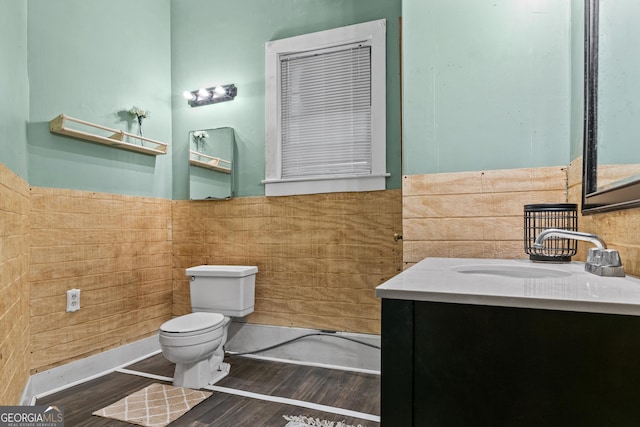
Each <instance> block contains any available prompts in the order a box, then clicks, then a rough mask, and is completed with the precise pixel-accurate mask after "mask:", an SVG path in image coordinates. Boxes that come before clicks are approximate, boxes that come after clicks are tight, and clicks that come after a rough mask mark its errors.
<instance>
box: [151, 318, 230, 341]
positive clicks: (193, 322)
mask: <svg viewBox="0 0 640 427" xmlns="http://www.w3.org/2000/svg"><path fill="white" fill-rule="evenodd" d="M222 326H224V316H223V315H222V314H220V313H203V312H198V313H190V314H185V315H184V316H180V317H176V318H175V319H171V320H167V321H166V322H164V323H163V324H162V325H161V326H160V333H161V334H163V335H168V336H170V335H176V336H179V337H190V336H193V335H201V334H206V333H208V332H211V331H214V330H216V329H219V328H221V327H222Z"/></svg>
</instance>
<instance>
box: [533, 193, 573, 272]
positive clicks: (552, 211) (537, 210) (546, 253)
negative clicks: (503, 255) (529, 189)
mask: <svg viewBox="0 0 640 427" xmlns="http://www.w3.org/2000/svg"><path fill="white" fill-rule="evenodd" d="M548 228H559V229H562V230H570V231H578V206H577V205H576V204H574V203H556V204H535V205H524V252H525V253H526V254H528V255H529V259H530V260H532V261H546V262H569V261H571V257H572V256H573V255H575V254H576V252H577V251H578V241H577V240H575V239H566V238H563V237H551V238H548V239H547V240H545V242H544V248H536V247H534V246H533V243H534V242H535V240H536V236H538V234H540V233H541V232H542V231H544V230H546V229H548Z"/></svg>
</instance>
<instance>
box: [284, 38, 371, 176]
mask: <svg viewBox="0 0 640 427" xmlns="http://www.w3.org/2000/svg"><path fill="white" fill-rule="evenodd" d="M280 84H281V86H280V96H281V97H280V108H281V162H282V163H281V167H282V171H281V173H282V175H281V176H282V178H283V179H287V178H297V177H309V176H336V175H337V176H344V175H347V176H349V175H353V176H359V175H368V174H371V46H369V45H364V44H357V45H351V46H342V47H339V48H335V49H330V50H320V51H315V52H305V53H304V54H299V53H298V54H290V55H286V56H282V57H280Z"/></svg>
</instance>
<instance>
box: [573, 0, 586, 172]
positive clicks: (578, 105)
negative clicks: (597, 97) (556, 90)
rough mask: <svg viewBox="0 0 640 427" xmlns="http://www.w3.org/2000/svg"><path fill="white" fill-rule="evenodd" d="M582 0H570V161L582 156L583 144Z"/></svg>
mask: <svg viewBox="0 0 640 427" xmlns="http://www.w3.org/2000/svg"><path fill="white" fill-rule="evenodd" d="M584 2H585V0H571V143H570V148H569V160H570V161H573V160H575V159H577V158H578V157H580V156H582V149H583V145H584V144H583V135H584V132H583V130H584V123H583V121H584V42H583V40H584Z"/></svg>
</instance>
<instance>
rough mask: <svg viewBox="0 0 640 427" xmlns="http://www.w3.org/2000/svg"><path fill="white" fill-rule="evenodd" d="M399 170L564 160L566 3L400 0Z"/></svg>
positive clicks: (567, 57)
mask: <svg viewBox="0 0 640 427" xmlns="http://www.w3.org/2000/svg"><path fill="white" fill-rule="evenodd" d="M402 11H403V28H404V31H403V57H404V61H403V77H404V78H403V86H404V98H403V99H404V102H403V114H404V125H403V136H404V140H403V146H404V149H403V173H405V174H421V173H436V172H457V171H476V170H483V169H509V168H521V167H540V166H553V165H566V164H567V162H568V160H569V159H568V158H569V145H570V144H569V139H570V125H569V122H570V104H571V82H570V70H571V54H570V43H571V39H570V37H571V32H570V23H571V22H570V17H571V4H570V3H569V2H566V1H514V0H473V1H471V0H430V1H424V0H403V3H402Z"/></svg>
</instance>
